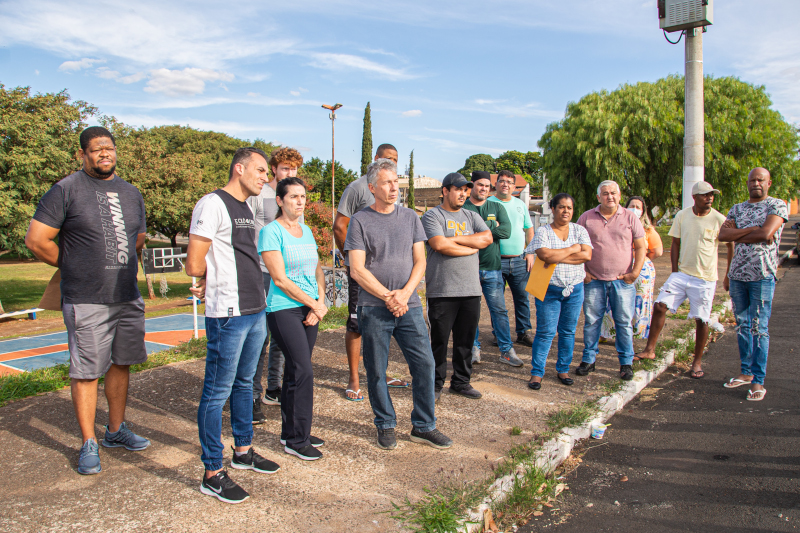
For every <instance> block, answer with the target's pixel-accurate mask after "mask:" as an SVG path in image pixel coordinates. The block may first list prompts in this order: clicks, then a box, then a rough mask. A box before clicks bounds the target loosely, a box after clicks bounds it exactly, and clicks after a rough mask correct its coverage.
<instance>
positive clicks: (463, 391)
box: [450, 384, 483, 400]
mask: <svg viewBox="0 0 800 533" xmlns="http://www.w3.org/2000/svg"><path fill="white" fill-rule="evenodd" d="M450 392H451V393H453V394H459V395H461V396H463V397H465V398H470V399H471V400H480V399H481V398H482V397H483V394H481V393H480V392H478V390H477V389H475V388H474V387H473V386H472V385H469V384H468V385H466V386H465V387H461V388H459V389H454V388H453V387H452V385H451V386H450Z"/></svg>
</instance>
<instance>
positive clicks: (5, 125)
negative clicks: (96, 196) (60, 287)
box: [0, 84, 97, 257]
mask: <svg viewBox="0 0 800 533" xmlns="http://www.w3.org/2000/svg"><path fill="white" fill-rule="evenodd" d="M96 112H97V109H96V108H95V107H93V106H91V105H89V104H87V103H86V102H84V101H81V100H76V101H70V96H69V94H68V93H67V92H66V91H61V92H59V93H46V94H41V93H37V94H35V95H31V90H30V87H16V88H13V89H6V88H5V86H4V85H3V84H0V255H3V254H6V253H8V252H14V253H16V254H18V255H20V256H22V257H30V255H31V254H30V252H29V251H28V249H27V248H26V247H25V242H24V241H25V233H26V231H27V230H28V225H29V223H30V221H31V218H32V217H33V213H34V212H35V211H36V206H37V204H38V203H39V199H40V198H41V197H42V195H44V193H45V192H47V190H48V189H50V187H51V186H52V185H53V184H54V183H56V182H57V181H59V180H60V179H62V178H64V177H65V176H67V175H69V174H71V173H72V172H75V171H76V170H78V169H79V168H80V166H81V164H80V161H78V160H77V159H76V156H75V154H76V152H77V151H78V149H79V148H80V146H79V141H78V136H79V134H80V132H81V131H82V130H83V128H85V127H86V123H85V120H86V119H87V118H88V117H89V116H92V115H94V114H95V113H96Z"/></svg>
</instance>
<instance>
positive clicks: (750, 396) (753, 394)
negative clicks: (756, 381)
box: [747, 389, 767, 402]
mask: <svg viewBox="0 0 800 533" xmlns="http://www.w3.org/2000/svg"><path fill="white" fill-rule="evenodd" d="M766 395H767V389H759V390H749V391H747V401H748V402H760V401H761V400H763V399H764V396H766Z"/></svg>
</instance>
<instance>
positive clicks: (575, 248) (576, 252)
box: [569, 243, 581, 254]
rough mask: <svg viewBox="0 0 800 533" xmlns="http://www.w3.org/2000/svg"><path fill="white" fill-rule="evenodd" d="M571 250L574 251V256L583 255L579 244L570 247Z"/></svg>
mask: <svg viewBox="0 0 800 533" xmlns="http://www.w3.org/2000/svg"><path fill="white" fill-rule="evenodd" d="M569 249H570V250H572V253H573V254H579V253H581V245H580V244H578V243H575V244H573V245H572V246H570V247H569Z"/></svg>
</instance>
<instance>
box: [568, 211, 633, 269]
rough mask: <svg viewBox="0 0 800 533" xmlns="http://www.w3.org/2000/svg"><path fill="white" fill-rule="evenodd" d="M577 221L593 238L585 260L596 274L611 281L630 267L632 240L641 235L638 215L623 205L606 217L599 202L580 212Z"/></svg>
mask: <svg viewBox="0 0 800 533" xmlns="http://www.w3.org/2000/svg"><path fill="white" fill-rule="evenodd" d="M578 224H580V225H581V226H583V227H584V228H586V231H588V232H589V238H590V239H591V240H592V246H593V247H594V249H593V250H592V259H591V261H587V262H586V263H584V267H585V268H586V271H587V272H588V273H589V274H591V275H592V276H594V277H595V278H597V279H599V280H603V281H612V280H615V279H617V278H618V277H619V276H622V275H624V274H628V273H629V272H631V270H633V240H634V239H640V238H642V237H644V228H643V227H642V223H641V222H640V221H639V218H638V217H637V216H636V215H635V214H634V213H633V211H630V210H629V209H625V208H624V207H622V206H619V207H618V208H617V212H616V213H614V215H613V216H612V217H611V218H609V219H608V220H606V219H605V217H604V216H603V215H602V214H600V206H597V207H595V208H594V209H590V210H588V211H586V212H585V213H583V214H582V215H581V216H580V218H579V219H578Z"/></svg>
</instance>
